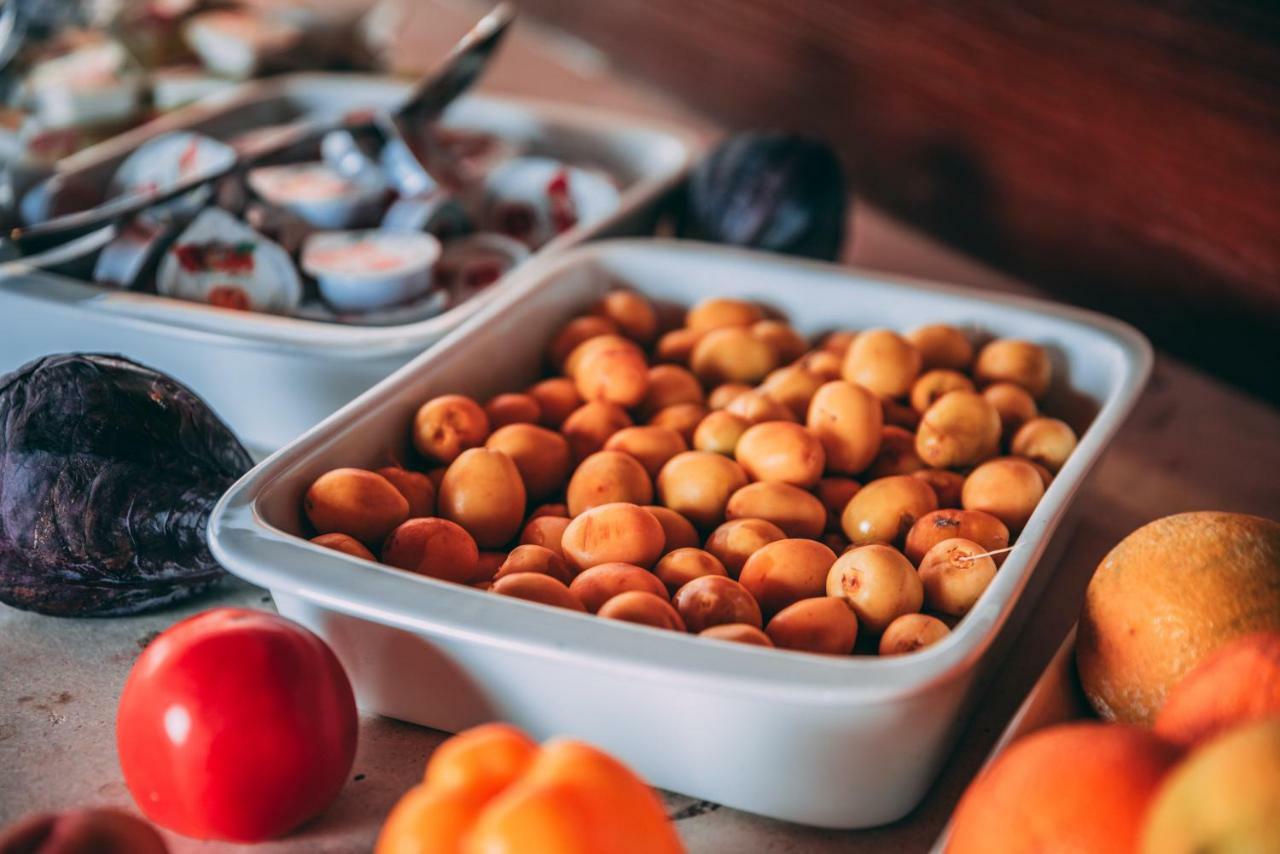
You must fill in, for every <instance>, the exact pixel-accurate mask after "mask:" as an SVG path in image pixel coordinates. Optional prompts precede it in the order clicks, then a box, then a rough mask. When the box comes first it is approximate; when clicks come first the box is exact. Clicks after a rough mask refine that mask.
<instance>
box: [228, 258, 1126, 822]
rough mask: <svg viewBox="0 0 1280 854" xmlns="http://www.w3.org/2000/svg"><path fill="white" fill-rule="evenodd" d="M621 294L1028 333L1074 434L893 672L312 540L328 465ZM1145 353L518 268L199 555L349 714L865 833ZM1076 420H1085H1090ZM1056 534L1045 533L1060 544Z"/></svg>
mask: <svg viewBox="0 0 1280 854" xmlns="http://www.w3.org/2000/svg"><path fill="white" fill-rule="evenodd" d="M617 283H625V284H627V285H629V286H631V287H634V288H637V289H638V290H640V291H642V292H644V293H646V294H649V295H650V296H651V297H653V298H654V299H656V300H659V301H661V302H677V303H680V304H685V305H687V304H689V303H691V302H694V301H696V300H698V299H700V298H702V297H706V296H711V295H730V296H739V297H744V298H747V299H753V300H758V301H761V302H763V303H767V304H769V305H772V306H773V307H775V308H777V309H779V310H780V311H781V312H783V313H784V314H786V315H787V316H788V317H789V318H790V320H791V322H792V323H793V324H795V325H796V326H797V328H799V329H800V330H801V331H802V332H805V333H808V334H814V333H817V332H820V331H822V330H826V329H832V328H839V327H845V328H867V327H871V326H878V325H887V326H891V327H897V328H909V327H912V326H915V325H917V324H920V323H924V322H932V321H942V322H951V323H956V324H960V325H963V326H971V325H977V326H979V327H980V328H982V329H985V330H988V331H989V332H991V333H993V334H1003V335H1018V336H1020V337H1026V338H1030V339H1032V340H1036V341H1040V342H1043V343H1044V344H1045V345H1046V346H1047V347H1048V348H1049V350H1050V352H1051V354H1052V356H1053V360H1054V363H1055V367H1056V377H1057V379H1056V381H1055V387H1054V389H1053V390H1052V391H1051V393H1050V402H1049V404H1048V405H1047V407H1046V408H1047V409H1048V411H1051V412H1054V413H1056V414H1059V415H1061V416H1062V417H1064V418H1066V420H1068V421H1070V422H1071V423H1073V425H1074V426H1076V427H1077V429H1081V428H1083V427H1084V426H1085V425H1086V424H1087V425H1088V429H1087V430H1085V431H1084V432H1083V434H1082V436H1081V440H1080V444H1079V447H1078V449H1077V450H1076V452H1075V454H1074V455H1072V457H1071V459H1070V460H1069V461H1068V462H1067V464H1066V465H1065V466H1064V467H1063V469H1062V471H1061V472H1060V473H1059V475H1058V477H1057V478H1056V479H1055V480H1054V482H1053V484H1052V486H1051V487H1050V488H1049V490H1048V492H1047V493H1046V495H1045V497H1044V500H1043V501H1042V502H1041V504H1040V506H1039V508H1038V509H1037V510H1036V512H1035V515H1034V516H1033V517H1032V518H1031V520H1030V522H1029V523H1028V525H1027V527H1026V529H1025V531H1024V532H1023V534H1022V536H1021V538H1020V540H1019V545H1020V547H1019V548H1018V549H1017V550H1016V551H1015V552H1013V553H1012V554H1011V555H1010V557H1009V559H1008V560H1007V561H1006V562H1005V564H1004V565H1003V567H1002V569H1001V570H1000V572H999V573H998V574H997V576H996V578H995V581H994V582H993V583H992V585H991V587H990V588H989V589H988V591H987V592H986V594H985V595H984V596H983V598H982V599H981V601H980V602H979V603H978V605H977V606H976V607H975V608H974V610H973V611H972V612H971V613H970V614H969V615H968V616H967V617H966V618H965V619H964V621H963V622H961V623H960V625H959V626H958V627H957V629H956V630H955V631H954V632H953V633H952V634H951V635H950V636H949V637H948V638H947V639H946V640H945V641H943V642H941V643H939V644H938V645H936V646H934V647H931V648H929V649H927V650H925V651H923V652H921V653H919V654H916V655H911V656H905V657H901V658H895V659H875V658H861V657H851V658H847V659H832V658H825V657H819V656H810V655H804V654H799V653H789V652H781V651H777V650H768V649H761V648H755V647H746V646H740V645H734V644H729V643H723V642H718V641H708V640H706V639H702V638H695V637H689V636H685V635H676V634H673V633H665V632H661V631H657V630H654V629H650V628H647V627H643V626H635V625H629V624H620V623H614V622H612V621H607V620H600V619H595V618H591V617H587V616H583V615H578V614H570V613H567V612H562V611H558V610H557V609H552V608H546V607H543V606H540V605H534V604H530V603H526V602H521V601H514V600H508V599H504V598H503V597H498V596H493V595H491V594H486V593H483V592H481V591H478V590H475V589H472V588H468V587H462V586H458V585H452V584H447V583H443V582H438V581H434V580H432V579H427V578H421V577H417V576H412V575H409V574H406V573H403V572H400V571H398V570H395V569H390V568H386V567H380V566H376V565H372V564H369V563H366V562H363V561H359V560H357V559H354V558H350V557H347V556H345V555H341V554H339V553H337V552H333V551H329V550H326V549H323V548H320V547H318V546H314V545H312V544H310V543H308V542H306V541H305V540H303V539H300V538H299V537H297V536H295V535H294V534H293V533H291V532H298V531H300V530H301V522H300V518H299V516H300V511H299V508H300V504H301V496H302V494H303V492H304V490H305V488H306V487H307V485H308V484H310V482H311V481H312V480H313V479H314V478H315V477H317V476H318V475H319V474H321V473H323V472H324V471H327V470H329V469H331V468H335V467H338V466H345V465H354V466H370V467H372V466H379V465H385V464H386V462H387V461H388V460H391V459H405V458H406V456H405V451H406V446H407V439H408V431H409V424H410V422H411V419H412V416H413V413H414V411H415V410H416V408H417V407H418V406H419V405H420V404H421V403H422V402H423V401H425V400H427V399H428V398H430V397H432V396H434V395H438V394H443V393H446V392H462V393H467V394H471V395H474V396H476V397H477V398H480V399H482V400H483V399H484V398H486V397H488V396H489V395H491V394H493V393H495V392H499V391H504V390H509V389H516V388H521V387H523V386H525V385H526V384H527V383H529V382H530V381H531V380H533V379H534V378H535V375H536V373H537V371H538V368H539V366H540V365H541V363H542V356H543V352H544V348H545V346H546V343H547V341H548V340H549V338H550V337H551V335H552V334H553V332H554V330H556V329H557V328H558V327H559V325H560V324H561V323H563V322H564V321H565V320H566V319H568V318H569V317H570V316H572V315H573V314H574V313H576V312H579V311H581V310H583V309H584V308H585V307H586V306H587V305H588V304H589V303H590V302H591V301H592V300H593V299H595V298H596V297H598V296H599V295H600V294H602V293H603V292H605V291H607V290H608V289H609V288H610V287H612V286H615V285H616V284H617ZM1150 365H1151V352H1150V347H1149V346H1148V344H1147V343H1146V341H1145V339H1143V338H1142V337H1141V336H1140V335H1139V334H1138V333H1136V332H1135V331H1134V330H1132V329H1131V328H1130V327H1128V326H1126V325H1124V324H1122V323H1119V322H1117V321H1113V320H1110V319H1108V318H1104V317H1101V316H1099V315H1096V314H1092V313H1089V312H1085V311H1081V310H1077V309H1072V308H1066V307H1062V306H1057V305H1051V304H1048V303H1044V302H1039V301H1035V300H1030V299H1020V298H1014V297H1007V296H996V295H986V294H982V293H979V292H975V291H971V290H966V289H962V288H955V287H948V286H943V285H934V284H927V283H920V282H915V281H911V280H907V279H900V278H894V277H890V276H885V275H882V274H878V273H877V274H871V273H862V272H858V271H854V270H850V269H842V268H838V267H834V266H830V265H822V264H814V263H805V262H798V261H790V260H785V259H781V258H778V257H776V256H770V255H764V254H759V253H750V252H743V251H736V250H728V249H720V248H715V247H709V246H703V245H699V244H691V243H686V244H682V243H678V242H672V241H655V240H650V241H613V242H606V243H598V244H594V245H591V246H587V247H582V248H579V249H577V250H574V251H573V252H571V253H568V254H565V255H563V256H561V257H559V258H556V259H548V261H546V262H544V263H543V264H540V265H538V266H537V267H536V268H535V267H528V268H525V269H524V270H521V271H519V272H518V273H517V274H516V275H515V276H513V277H512V281H511V282H510V285H509V287H507V288H505V289H504V292H503V293H502V294H501V295H500V296H499V297H497V298H496V299H495V300H494V301H493V302H492V303H491V304H490V305H488V306H486V307H485V308H484V309H482V310H481V312H479V313H478V314H477V315H476V316H475V317H473V318H471V319H470V320H469V321H468V322H467V323H466V324H465V325H464V326H463V327H462V328H460V329H458V330H457V331H455V332H454V333H453V334H452V335H450V336H449V337H448V339H447V340H444V341H442V342H440V343H439V344H438V345H437V346H436V347H433V348H432V349H431V350H430V351H429V352H428V353H426V354H424V355H422V356H420V357H419V358H418V359H416V360H414V361H413V362H412V363H410V364H409V365H407V366H406V367H405V368H404V369H403V370H401V371H399V372H398V373H396V374H395V375H394V376H393V377H390V378H388V379H387V380H386V381H385V382H383V383H381V384H380V385H378V386H377V387H376V388H374V389H372V390H370V391H369V392H368V393H367V394H365V395H363V396H362V397H360V398H359V399H358V400H356V401H354V402H353V403H351V404H350V405H348V406H347V407H345V408H343V409H342V410H341V411H339V412H338V413H336V414H334V415H333V416H332V417H331V418H329V419H328V420H326V421H325V422H324V423H323V424H321V425H319V426H318V427H316V428H315V429H313V430H311V431H310V432H308V433H307V434H306V435H305V436H303V437H302V438H300V439H299V440H297V441H296V442H294V443H292V444H291V445H290V446H289V447H288V448H286V449H284V450H282V451H280V452H278V453H277V454H275V455H273V456H272V457H271V458H270V459H268V460H267V461H265V462H264V463H262V464H261V465H259V466H258V467H257V468H255V469H254V470H253V471H252V472H250V473H249V474H248V475H246V476H245V477H244V478H243V479H242V480H241V481H240V482H239V483H237V484H236V485H235V486H234V487H233V488H232V489H231V490H230V491H229V492H228V493H227V495H226V496H224V498H223V499H222V501H221V502H220V503H219V505H218V507H217V508H216V509H215V510H214V513H213V516H212V517H211V519H210V523H209V533H210V541H211V543H212V547H213V551H214V554H215V555H216V556H217V557H218V559H219V560H220V561H221V562H222V563H223V564H224V565H225V566H226V567H227V568H228V569H230V570H231V571H232V572H234V573H235V574H237V575H239V576H241V577H243V578H246V579H248V580H250V581H252V582H254V583H256V584H260V585H263V586H265V587H268V588H270V590H271V591H272V594H273V595H274V596H275V600H276V604H277V606H278V607H279V608H280V610H281V612H282V613H284V614H286V615H288V616H290V617H292V618H294V619H297V620H299V621H301V622H302V623H304V624H305V625H308V626H310V627H311V628H312V629H314V630H315V631H316V632H318V633H319V634H320V635H321V636H323V637H324V638H325V639H326V640H328V642H329V643H330V644H331V645H332V646H333V647H334V649H335V651H336V652H337V654H338V656H339V657H340V658H341V659H342V661H343V663H344V664H345V666H346V669H347V672H348V673H349V674H350V675H351V677H352V680H353V682H354V684H355V687H356V692H357V696H358V698H359V701H360V703H361V704H362V706H363V707H364V708H366V709H369V710H371V711H376V712H380V713H382V714H386V715H390V716H392V717H396V718H400V719H403V720H408V721H414V722H417V723H421V724H425V725H428V726H432V727H437V728H439V729H444V730H449V731H455V730H458V729H461V728H463V727H466V726H469V725H471V724H474V723H476V722H478V721H482V720H486V719H493V718H501V719H505V720H511V721H514V722H516V723H518V724H520V725H522V726H524V727H526V728H528V729H529V730H530V731H531V732H533V733H534V734H535V735H537V736H539V737H542V736H548V735H551V734H554V733H569V734H572V735H575V736H579V737H583V738H587V739H589V740H591V741H593V742H596V743H598V744H600V745H602V746H604V747H605V748H607V749H609V750H611V751H614V752H615V753H617V754H618V755H619V756H621V757H622V758H623V759H625V760H626V761H627V762H630V763H632V764H633V765H634V766H635V767H636V768H638V769H639V770H640V771H641V772H642V773H643V774H644V775H645V776H646V777H647V778H648V779H649V780H650V781H652V782H654V783H655V784H657V785H659V786H662V787H665V788H669V789H673V790H676V791H679V792H683V793H686V794H689V795H693V796H696V797H700V798H706V799H709V800H713V801H717V802H719V803H723V804H726V805H729V806H733V807H737V808H739V809H744V810H748V811H751V812H756V813H761V814H764V815H768V816H772V817H776V818H781V819H787V820H790V821H796V822H802V823H805V824H813V825H821V826H826V827H841V828H852V827H866V826H870V825H876V824H882V823H885V822H890V821H893V820H895V819H897V818H900V817H901V816H903V815H904V814H906V813H907V812H908V811H909V810H910V809H911V808H912V807H913V806H914V805H915V804H916V803H917V802H918V801H919V800H920V798H921V797H922V796H923V795H924V793H925V791H926V789H927V788H928V786H929V784H930V783H931V781H932V780H933V779H934V777H935V775H936V773H937V771H938V769H939V767H940V766H941V764H942V762H943V760H944V759H945V757H946V754H947V752H948V750H949V749H950V747H951V744H952V741H953V739H954V737H955V735H956V734H957V731H958V728H959V727H960V725H961V724H962V722H963V720H964V718H965V717H966V715H967V713H968V710H969V707H970V706H971V704H972V703H973V701H974V700H975V699H976V697H977V696H978V693H979V692H980V691H981V689H982V686H983V684H984V683H985V679H986V676H987V674H988V673H989V672H990V670H991V669H992V667H993V666H994V665H995V664H996V663H997V662H998V661H999V660H1000V656H1001V654H1002V652H1003V646H1004V644H1006V643H1007V642H1008V640H1009V638H1011V637H1012V636H1014V635H1016V630H1017V627H1018V625H1019V624H1020V623H1021V622H1022V620H1024V619H1025V617H1026V615H1027V613H1028V612H1029V610H1030V609H1031V607H1032V605H1033V602H1034V599H1035V595H1036V593H1037V592H1038V589H1039V587H1040V586H1041V584H1042V583H1043V580H1044V577H1045V573H1044V572H1040V573H1037V572H1036V570H1037V568H1041V569H1047V568H1048V566H1049V563H1048V562H1042V557H1044V555H1045V552H1046V549H1048V548H1049V545H1050V539H1051V536H1052V535H1053V534H1054V532H1055V531H1056V530H1057V529H1058V528H1059V527H1060V525H1061V524H1062V523H1063V520H1064V518H1065V516H1066V514H1067V510H1068V508H1069V506H1070V503H1071V499H1072V497H1073V496H1074V495H1075V494H1076V492H1077V491H1078V490H1079V489H1080V487H1081V484H1082V483H1083V481H1084V479H1085V476H1086V475H1087V474H1088V473H1089V471H1090V469H1092V468H1093V466H1094V465H1095V464H1096V463H1097V462H1098V458H1099V456H1100V454H1101V453H1102V451H1103V449H1104V447H1105V446H1106V445H1107V443H1108V442H1109V441H1110V439H1111V437H1112V436H1113V435H1114V434H1115V432H1116V430H1117V429H1118V428H1119V426H1120V424H1121V422H1122V421H1123V420H1124V418H1125V416H1126V415H1127V414H1128V412H1129V410H1130V408H1131V407H1132V405H1133V403H1134V401H1135V400H1136V398H1137V396H1138V394H1139V392H1140V391H1141V389H1142V386H1143V384H1144V383H1145V381H1146V378H1147V375H1148V372H1149V370H1150ZM1090 419H1091V421H1090ZM1058 539H1059V541H1061V538H1058Z"/></svg>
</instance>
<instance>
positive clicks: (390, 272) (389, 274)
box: [300, 230, 440, 311]
mask: <svg viewBox="0 0 1280 854" xmlns="http://www.w3.org/2000/svg"><path fill="white" fill-rule="evenodd" d="M372 256H376V257H377V259H378V260H379V261H380V262H381V263H380V264H379V265H376V266H374V267H373V269H370V264H369V259H370V258H371V257H372ZM439 260H440V241H439V240H437V239H436V238H435V236H434V235H431V234H426V233H417V234H413V233H404V232H398V233H397V232H390V233H388V232H382V231H376V230H374V231H367V230H366V231H330V232H322V233H320V234H313V235H312V236H311V237H309V238H307V242H306V243H304V244H303V246H302V258H301V264H300V266H301V267H302V269H304V270H306V271H307V272H308V273H310V274H311V275H312V276H315V277H316V284H317V286H318V287H319V288H320V293H321V294H323V295H324V298H325V302H327V303H328V304H329V305H331V306H333V308H335V309H336V310H338V311H367V310H369V309H379V308H387V307H389V306H394V305H399V304H401V303H406V302H409V301H410V300H413V299H417V298H418V297H420V296H422V295H423V294H425V293H426V292H427V291H428V290H430V289H431V270H432V268H434V267H435V265H436V262H437V261H439Z"/></svg>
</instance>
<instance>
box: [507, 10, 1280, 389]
mask: <svg viewBox="0 0 1280 854" xmlns="http://www.w3.org/2000/svg"><path fill="white" fill-rule="evenodd" d="M521 5H522V7H523V8H524V9H525V10H526V12H528V13H532V14H534V15H535V16H539V17H542V18H544V19H546V20H548V21H549V22H551V23H553V24H555V25H557V26H562V27H565V28H567V29H569V30H571V31H574V32H576V33H577V34H579V35H581V36H582V37H583V38H585V39H586V40H588V41H590V42H591V43H593V44H595V45H597V46H599V47H600V48H602V49H603V50H605V51H606V52H607V53H608V54H609V55H610V56H611V57H612V58H613V59H614V60H615V61H616V62H618V63H619V64H620V65H621V66H623V67H624V68H626V69H628V70H631V71H634V72H636V73H638V74H640V75H642V76H644V77H646V78H648V79H650V80H651V81H653V82H654V83H656V84H658V85H660V86H662V87H664V88H666V89H668V90H670V91H673V92H676V93H678V94H679V95H681V96H682V97H683V98H684V99H686V100H687V101H688V102H690V103H691V104H692V105H693V106H695V107H697V108H699V109H701V110H704V111H707V112H709V113H710V114H712V115H714V116H715V117H717V118H719V119H722V120H724V121H727V122H728V123H730V124H731V125H733V126H739V127H747V126H758V125H762V124H767V125H770V126H781V127H787V128H791V129H796V130H803V131H807V132H811V133H815V134H818V135H820V136H822V137H824V138H826V139H828V140H830V141H831V142H833V143H834V144H835V145H837V147H838V148H839V149H840V151H841V152H842V154H843V156H844V158H845V159H846V162H847V164H848V167H849V170H850V175H851V178H852V183H853V187H854V190H855V191H856V192H857V193H859V194H861V195H862V196H864V197H865V198H867V199H870V200H873V201H874V202H875V203H877V204H879V205H881V206H883V207H885V208H887V209H889V210H891V211H893V212H894V213H896V214H898V215H900V216H902V217H903V218H905V219H907V220H908V221H911V222H913V223H915V224H917V225H919V226H921V227H923V228H925V229H926V230H928V231H930V232H932V233H934V234H936V235H938V236H940V237H942V238H943V239H945V240H947V241H948V242H950V243H952V244H954V245H957V246H959V247H960V248H963V249H964V250H966V251H968V252H970V253H973V254H976V255H978V256H980V257H982V258H984V259H985V260H987V261H989V262H992V263H993V264H994V265H996V266H998V267H1000V268H1002V269H1006V270H1009V271H1011V272H1014V273H1016V274H1018V275H1020V276H1023V277H1025V278H1027V279H1029V280H1031V281H1034V282H1037V283H1039V284H1041V285H1043V286H1045V287H1048V288H1050V289H1052V290H1054V291H1055V292H1057V293H1058V294H1059V295H1061V296H1063V297H1064V298H1066V299H1069V300H1071V301H1074V302H1077V303H1081V304H1085V305H1091V306H1094V307H1098V308H1102V309H1104V310H1106V311H1109V312H1111V313H1113V314H1117V315H1120V316H1123V317H1126V318H1127V319H1129V320H1131V321H1132V322H1134V323H1136V324H1137V325H1139V326H1140V327H1142V328H1143V329H1145V330H1146V331H1147V332H1148V334H1150V335H1152V336H1153V337H1154V338H1156V339H1157V342H1158V343H1159V344H1160V345H1162V346H1164V347H1165V348H1166V349H1168V350H1170V351H1172V352H1175V353H1177V354H1179V355H1182V356H1184V357H1186V358H1188V359H1190V360H1192V361H1194V362H1196V363H1198V364H1201V365H1204V366H1206V367H1207V368H1209V369H1210V370H1212V371H1214V372H1215V373H1218V374H1219V375H1222V376H1225V377H1227V378H1229V379H1232V380H1235V381H1236V382H1239V383H1242V384H1244V385H1246V386H1247V387H1249V388H1251V389H1253V390H1255V391H1257V392H1260V393H1262V394H1264V395H1265V396H1267V397H1270V398H1272V399H1273V400H1274V399H1280V379H1277V376H1276V374H1277V371H1278V370H1280V2H1274V0H1257V2H1252V3H1249V2H1223V0H1210V1H1209V2H1197V0H1076V1H1075V2H1072V0H1027V2H1010V1H1009V0H952V2H945V0H847V2H842V0H523V2H522V4H521ZM855 217H856V212H855Z"/></svg>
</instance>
